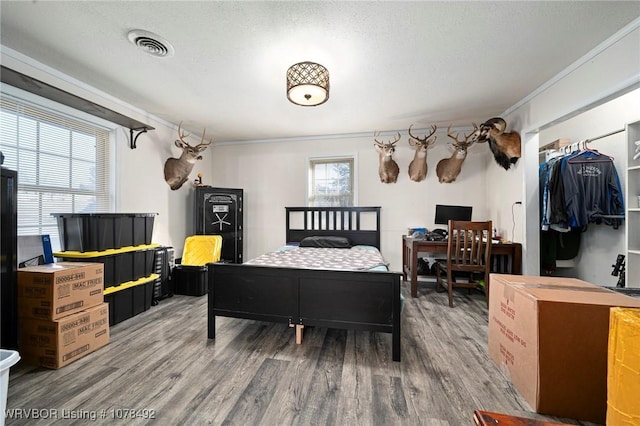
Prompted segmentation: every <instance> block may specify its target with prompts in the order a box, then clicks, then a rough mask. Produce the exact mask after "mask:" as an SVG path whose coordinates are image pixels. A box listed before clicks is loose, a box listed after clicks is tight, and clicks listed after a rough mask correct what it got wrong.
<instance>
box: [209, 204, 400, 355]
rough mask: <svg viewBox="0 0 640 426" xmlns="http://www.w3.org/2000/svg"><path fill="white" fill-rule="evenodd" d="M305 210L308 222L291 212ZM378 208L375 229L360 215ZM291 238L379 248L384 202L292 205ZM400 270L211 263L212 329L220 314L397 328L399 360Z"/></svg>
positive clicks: (344, 326) (394, 348)
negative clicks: (339, 239)
mask: <svg viewBox="0 0 640 426" xmlns="http://www.w3.org/2000/svg"><path fill="white" fill-rule="evenodd" d="M295 215H298V216H297V217H298V218H299V215H303V216H304V219H303V225H302V228H301V229H297V228H295V229H292V217H293V216H295ZM362 215H375V224H374V226H375V229H373V230H369V229H362V228H361V226H362V222H363V221H361V216H362ZM286 225H287V237H286V241H287V243H288V244H295V243H298V242H300V241H301V240H302V239H303V238H304V237H307V236H318V235H324V236H328V235H331V236H343V237H347V238H349V241H350V242H351V244H352V245H356V244H360V245H372V246H375V247H377V248H380V207H286ZM400 280H401V274H400V273H398V272H387V271H339V270H312V269H296V268H276V267H267V266H258V265H247V264H233V263H213V264H209V273H208V281H209V283H208V284H209V293H208V298H209V299H208V303H209V309H208V337H209V338H210V339H214V338H215V332H216V316H223V317H235V318H246V319H252V320H258V321H269V322H280V323H287V324H289V325H290V326H291V327H296V329H297V330H300V329H301V328H302V327H304V326H317V327H327V328H341V329H354V330H368V331H377V332H385V333H391V335H392V359H393V360H394V361H400V308H401V305H400Z"/></svg>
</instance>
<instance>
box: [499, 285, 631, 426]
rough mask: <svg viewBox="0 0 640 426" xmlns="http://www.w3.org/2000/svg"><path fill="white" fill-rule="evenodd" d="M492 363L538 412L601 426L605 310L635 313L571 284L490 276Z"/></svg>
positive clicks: (611, 297)
mask: <svg viewBox="0 0 640 426" xmlns="http://www.w3.org/2000/svg"><path fill="white" fill-rule="evenodd" d="M489 292H490V295H489V343H488V347H489V356H490V357H491V359H492V360H493V361H494V362H495V363H496V364H497V365H498V366H499V367H500V369H501V370H502V371H503V372H504V373H505V375H507V377H509V378H510V380H511V382H512V383H513V385H514V387H515V388H516V389H517V390H518V392H519V393H520V394H521V395H522V396H523V397H524V399H525V400H526V401H527V402H528V403H529V404H530V405H531V407H532V408H533V409H534V410H536V411H537V412H539V413H542V414H548V415H552V416H558V417H566V418H572V419H580V420H587V421H591V422H595V423H600V424H604V422H605V419H606V411H607V340H608V336H609V309H610V308H611V307H615V306H623V307H640V298H633V297H629V296H625V295H623V294H620V293H617V292H615V291H612V290H608V289H606V288H603V287H600V286H597V285H594V284H590V283H587V282H585V281H581V280H577V279H574V278H556V277H536V276H520V275H501V274H491V279H490V289H489Z"/></svg>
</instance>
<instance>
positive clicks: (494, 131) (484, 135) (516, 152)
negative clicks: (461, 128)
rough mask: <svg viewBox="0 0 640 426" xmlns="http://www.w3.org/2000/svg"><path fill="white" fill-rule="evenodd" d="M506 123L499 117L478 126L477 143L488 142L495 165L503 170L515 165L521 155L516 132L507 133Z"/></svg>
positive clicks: (518, 136)
mask: <svg viewBox="0 0 640 426" xmlns="http://www.w3.org/2000/svg"><path fill="white" fill-rule="evenodd" d="M506 129H507V122H506V121H504V119H502V118H500V117H494V118H490V119H489V120H487V121H485V122H484V123H482V124H481V125H480V133H479V135H478V136H477V141H478V142H487V141H489V148H491V152H493V158H495V160H496V163H498V164H499V165H500V166H502V167H503V168H504V169H505V170H509V168H510V167H511V165H512V164H516V163H517V162H518V159H519V158H520V155H521V152H520V151H521V144H520V135H519V134H518V132H507V133H505V132H504V131H505V130H506Z"/></svg>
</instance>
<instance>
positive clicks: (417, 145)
mask: <svg viewBox="0 0 640 426" xmlns="http://www.w3.org/2000/svg"><path fill="white" fill-rule="evenodd" d="M412 126H413V124H412V125H411V126H409V145H411V146H412V147H413V149H415V150H416V152H415V153H414V154H413V160H412V161H411V163H410V164H409V178H410V179H411V180H412V181H414V182H420V181H423V180H424V179H425V178H426V177H427V169H428V166H427V150H428V149H429V148H431V147H432V146H433V144H434V143H436V138H437V137H438V136H434V134H435V133H436V130H438V127H437V126H436V125H435V124H434V125H433V126H431V132H430V133H429V134H428V135H426V136H425V137H424V138H419V137H418V136H414V135H413V134H412V133H411V127H412ZM432 136H433V138H431V137H432Z"/></svg>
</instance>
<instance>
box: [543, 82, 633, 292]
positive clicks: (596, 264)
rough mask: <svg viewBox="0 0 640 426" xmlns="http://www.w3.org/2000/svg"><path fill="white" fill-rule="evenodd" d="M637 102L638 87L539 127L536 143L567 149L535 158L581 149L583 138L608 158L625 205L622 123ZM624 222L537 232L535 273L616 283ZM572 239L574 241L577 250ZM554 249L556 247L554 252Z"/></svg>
mask: <svg viewBox="0 0 640 426" xmlns="http://www.w3.org/2000/svg"><path fill="white" fill-rule="evenodd" d="M638 105H640V89H636V90H634V91H631V92H629V93H627V94H625V95H622V96H620V97H618V98H615V99H613V100H611V101H608V102H606V103H604V104H602V105H599V106H597V107H595V108H592V109H590V110H588V111H585V112H582V113H580V114H578V115H575V116H574V117H572V118H570V119H567V120H565V121H563V122H561V123H558V124H555V125H553V126H550V127H548V128H546V129H544V130H541V131H540V133H539V145H540V147H545V146H546V145H548V144H552V143H553V142H557V143H556V145H558V146H559V145H568V146H569V148H561V147H559V149H546V150H544V149H542V148H541V149H540V150H539V163H540V164H543V163H545V162H547V161H548V160H550V159H551V158H553V157H558V156H563V155H565V154H567V153H568V152H569V151H574V150H583V149H585V147H584V141H588V142H587V144H586V145H587V146H586V148H587V149H590V150H594V151H598V152H599V153H600V154H603V155H605V156H609V157H611V158H612V163H613V166H614V167H615V171H616V173H617V176H618V179H619V181H620V189H621V191H622V193H621V195H622V199H623V202H624V205H625V207H626V205H627V202H628V200H627V199H626V185H627V182H626V169H627V147H626V145H627V134H626V131H625V125H626V124H627V123H630V122H633V121H637V120H638V119H639V118H640V117H639V116H638V114H639V113H638V109H637V106H638ZM543 189H544V188H543V187H542V186H540V187H539V190H540V194H541V196H542V194H543ZM539 208H540V206H539ZM541 220H542V219H541ZM610 222H616V221H615V220H614V221H610ZM626 226H627V225H626V221H625V220H622V221H621V222H620V223H619V224H615V225H614V224H611V223H610V224H604V223H602V224H596V223H589V224H588V225H587V226H586V228H582V229H583V232H575V231H574V232H572V233H571V234H565V235H558V234H559V233H554V235H551V236H550V234H548V233H547V234H544V233H541V236H540V246H539V247H540V275H551V276H562V277H572V278H578V279H581V280H584V281H588V282H591V283H594V284H598V285H603V286H616V284H617V283H618V279H619V278H618V277H617V276H613V275H612V274H611V273H612V271H613V265H614V264H615V263H616V258H617V255H618V254H624V253H626V239H625V238H626ZM538 228H539V229H541V228H542V222H541V223H539V224H538ZM576 234H579V235H576ZM549 241H552V244H549ZM576 244H578V247H577V249H576V247H575V246H576ZM556 249H557V252H556V253H554V250H556ZM554 258H555V259H554Z"/></svg>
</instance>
